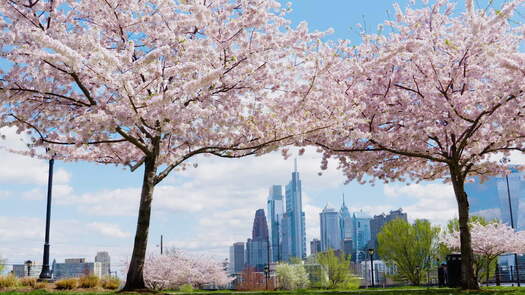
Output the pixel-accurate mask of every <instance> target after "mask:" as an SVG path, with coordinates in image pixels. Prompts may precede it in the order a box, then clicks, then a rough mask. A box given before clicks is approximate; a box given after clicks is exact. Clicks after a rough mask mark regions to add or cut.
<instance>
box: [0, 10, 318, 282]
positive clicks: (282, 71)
mask: <svg viewBox="0 0 525 295" xmlns="http://www.w3.org/2000/svg"><path fill="white" fill-rule="evenodd" d="M285 11H286V9H281V8H280V4H279V3H278V2H277V1H274V0H234V1H230V0H184V1H182V0H181V1H172V0H148V1H142V0H86V1H75V0H50V1H38V0H24V1H22V0H20V1H2V2H1V4H0V43H1V44H2V45H3V46H2V47H1V49H0V57H2V58H4V59H6V60H7V61H8V63H9V66H8V67H7V68H3V69H1V70H0V100H1V103H0V116H1V119H2V120H1V121H0V122H1V125H7V126H16V127H17V128H18V131H19V132H25V131H29V132H30V133H31V134H32V135H33V138H32V143H31V145H30V148H31V151H30V152H28V153H29V154H31V155H39V154H38V153H39V151H42V150H43V149H39V147H46V148H48V149H49V155H53V156H54V157H55V158H57V159H64V160H86V161H94V162H98V163H103V164H116V165H128V166H129V167H130V168H131V170H132V171H133V170H135V169H137V168H138V167H141V166H142V167H144V168H143V169H144V178H143V184H142V192H141V197H140V208H139V214H138V221H137V230H136V235H135V242H134V248H133V254H132V258H131V264H130V268H129V271H128V274H127V280H126V285H125V287H124V289H125V290H133V289H142V288H145V283H144V279H143V265H144V259H145V255H146V246H147V238H148V228H149V223H150V214H151V202H152V196H153V191H154V187H155V185H157V184H158V183H160V182H161V181H162V180H163V179H164V178H165V177H166V176H167V175H168V174H169V173H170V172H171V171H172V170H174V169H184V168H185V167H186V165H187V161H188V160H189V159H190V158H192V157H193V156H195V155H198V154H213V155H217V156H221V157H229V158H237V157H242V156H246V155H251V154H260V153H263V152H266V151H270V150H272V149H274V148H275V146H274V145H275V144H276V143H277V142H278V141H280V140H283V139H286V138H289V137H290V136H291V135H293V134H292V132H295V131H297V130H299V131H298V132H300V129H298V127H299V126H296V125H298V124H297V123H296V122H295V121H293V119H294V117H292V116H290V114H291V113H293V112H294V109H295V108H297V107H296V104H301V103H302V101H305V98H306V97H307V96H308V95H310V93H312V90H311V89H312V87H313V85H314V84H315V83H314V82H315V76H316V73H317V71H318V70H320V69H319V68H318V65H317V63H316V62H315V55H309V53H310V52H311V49H313V50H317V49H316V48H317V47H316V46H317V41H318V38H320V37H321V36H322V35H323V34H322V33H315V34H310V33H308V29H307V26H306V24H305V23H301V24H300V25H299V26H298V27H297V29H292V28H290V27H289V24H290V22H289V21H288V20H286V19H284V18H283V15H284V14H285ZM283 106H286V108H284V107H283ZM277 119H279V121H277ZM309 127H311V126H309ZM314 129H315V128H314ZM40 156H42V155H40ZM194 165H196V164H194Z"/></svg>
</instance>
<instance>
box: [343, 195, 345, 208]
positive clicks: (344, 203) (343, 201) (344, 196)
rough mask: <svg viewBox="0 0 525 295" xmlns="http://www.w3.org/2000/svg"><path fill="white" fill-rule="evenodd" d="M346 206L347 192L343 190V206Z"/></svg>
mask: <svg viewBox="0 0 525 295" xmlns="http://www.w3.org/2000/svg"><path fill="white" fill-rule="evenodd" d="M344 206H345V193H344V192H343V207H344Z"/></svg>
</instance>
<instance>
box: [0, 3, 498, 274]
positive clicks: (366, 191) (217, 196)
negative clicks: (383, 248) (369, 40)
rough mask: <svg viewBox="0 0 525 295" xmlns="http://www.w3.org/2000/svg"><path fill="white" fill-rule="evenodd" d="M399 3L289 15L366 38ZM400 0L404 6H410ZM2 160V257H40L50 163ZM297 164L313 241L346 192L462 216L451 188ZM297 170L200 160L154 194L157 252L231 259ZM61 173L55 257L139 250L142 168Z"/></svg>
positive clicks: (83, 166)
mask: <svg viewBox="0 0 525 295" xmlns="http://www.w3.org/2000/svg"><path fill="white" fill-rule="evenodd" d="M394 2H395V1H389V0H388V1H387V0H372V1H349V0H328V1H316V0H302V1H300V0H298V1H292V3H293V9H294V11H293V12H292V13H291V14H290V15H289V17H290V18H291V19H292V20H293V22H294V24H297V23H298V22H299V21H302V20H305V21H307V22H308V23H309V25H310V28H311V29H312V30H326V29H328V28H330V27H331V28H334V29H335V30H336V33H335V34H333V35H331V36H329V37H328V38H331V39H339V38H345V39H351V40H352V41H353V42H359V40H358V35H357V34H356V32H357V31H356V28H355V25H356V24H357V23H363V22H366V24H367V29H368V30H369V31H373V30H374V29H375V28H376V27H377V25H378V24H379V23H381V22H382V21H383V20H385V19H386V17H387V10H390V12H392V3H394ZM398 2H399V3H400V5H401V6H402V7H405V6H406V4H407V3H408V1H398ZM478 2H479V3H486V1H481V0H480V1H478ZM503 2H504V1H496V3H495V4H494V5H495V6H496V7H499V5H501V3H503ZM283 3H284V1H283ZM462 6H463V1H458V7H462ZM482 7H484V6H482ZM390 15H392V13H390ZM351 28H353V29H351ZM0 66H2V64H0ZM3 66H4V67H5V64H4V65H3ZM4 132H6V133H7V134H8V135H9V136H8V139H7V141H6V142H5V143H6V144H7V145H9V146H20V144H21V143H20V142H19V140H20V137H19V136H16V135H15V134H14V132H12V130H4ZM0 160H1V164H0V204H1V205H0V256H2V257H4V258H7V259H8V263H20V262H22V261H24V260H27V259H31V260H33V261H40V260H41V251H42V245H43V231H44V220H43V218H44V216H45V211H44V210H45V194H46V179H47V163H46V162H45V161H42V160H36V159H30V158H24V157H21V156H18V155H16V156H15V155H10V154H7V153H6V152H3V151H0ZM298 162H299V165H298V166H299V172H300V174H301V178H302V181H303V194H304V196H303V198H304V208H305V211H306V223H307V235H308V240H310V239H311V238H313V237H316V236H318V234H319V215H318V214H319V212H320V210H321V208H322V207H324V206H325V205H326V204H329V205H331V206H337V207H339V205H340V203H341V196H342V194H343V193H344V194H345V196H346V203H347V205H349V206H350V208H351V210H360V209H363V210H364V211H365V212H367V213H369V214H371V215H372V214H378V213H381V212H385V211H388V210H393V209H398V208H400V207H403V208H404V209H405V211H406V212H407V213H408V216H409V218H410V219H413V218H428V219H430V220H431V221H433V222H436V223H444V222H446V220H448V219H449V218H451V217H453V216H454V215H455V210H456V209H455V208H456V207H455V201H454V198H453V194H452V190H451V188H450V186H448V185H444V184H441V183H424V184H419V185H411V186H406V185H404V184H389V185H383V184H377V185H375V186H371V185H360V184H357V183H350V184H348V185H344V178H343V177H342V174H341V173H340V172H338V171H337V170H336V169H335V167H334V166H335V165H334V164H333V163H332V165H331V166H330V168H329V169H328V171H326V172H324V173H323V175H322V176H319V175H318V172H319V164H320V156H319V155H317V154H316V153H315V152H314V151H313V150H308V151H307V153H306V154H305V155H304V156H302V157H299V159H298ZM292 167H293V160H292V159H288V160H284V159H283V158H282V157H281V156H280V154H279V153H274V154H269V155H265V156H262V157H259V158H253V157H252V158H246V159H241V160H225V159H216V158H211V157H200V158H199V168H196V169H190V170H188V171H183V172H174V173H172V174H171V176H170V177H169V178H167V179H166V180H165V181H164V182H163V183H161V185H160V186H159V187H157V190H156V193H155V200H154V211H153V217H152V222H151V230H150V241H151V242H150V244H149V251H158V248H157V247H156V244H158V239H159V237H160V235H161V234H163V235H164V236H165V241H166V244H167V245H168V246H172V247H178V248H182V249H185V250H186V251H194V252H199V253H203V254H206V255H210V256H214V257H216V258H217V259H223V258H226V257H227V251H228V246H229V245H230V244H231V243H233V242H237V241H245V240H246V238H248V237H249V235H250V233H251V224H252V221H253V217H254V214H255V210H256V209H258V208H265V204H266V202H265V199H266V196H267V192H268V188H269V187H270V186H271V185H273V184H282V185H284V184H286V183H287V182H288V181H289V180H290V177H291V171H292ZM55 171H56V173H57V174H56V175H55V179H56V181H55V192H54V193H55V199H54V203H53V212H52V216H53V222H52V230H51V256H52V258H56V259H57V261H61V260H63V259H64V258H68V257H86V258H88V260H93V258H94V256H95V254H96V251H102V250H106V251H109V252H110V255H112V257H113V262H114V263H116V264H120V263H121V262H123V261H124V260H125V259H126V257H127V256H129V255H130V253H131V245H132V239H133V236H134V231H135V224H136V211H137V206H138V198H139V187H140V183H141V177H142V175H141V171H136V172H135V173H131V172H129V171H128V170H126V169H124V168H122V167H115V166H100V165H95V164H90V163H83V162H79V163H64V162H56V165H55ZM117 270H118V267H117Z"/></svg>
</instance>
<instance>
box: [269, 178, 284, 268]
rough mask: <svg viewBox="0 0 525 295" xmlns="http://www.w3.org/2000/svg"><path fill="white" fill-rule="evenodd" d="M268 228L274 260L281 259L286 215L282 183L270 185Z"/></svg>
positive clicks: (272, 258)
mask: <svg viewBox="0 0 525 295" xmlns="http://www.w3.org/2000/svg"><path fill="white" fill-rule="evenodd" d="M267 205H268V230H269V233H270V247H271V248H272V257H271V260H272V262H276V261H279V260H281V255H280V254H281V244H282V243H281V233H280V231H281V222H282V221H281V219H282V218H283V215H284V204H283V189H282V186H280V185H273V186H271V187H270V193H269V194H268V202H267Z"/></svg>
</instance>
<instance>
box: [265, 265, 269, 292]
mask: <svg viewBox="0 0 525 295" xmlns="http://www.w3.org/2000/svg"><path fill="white" fill-rule="evenodd" d="M269 276H270V265H269V264H267V265H265V266H264V277H265V278H266V290H268V277H269Z"/></svg>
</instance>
